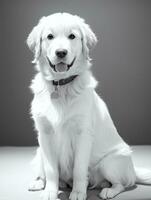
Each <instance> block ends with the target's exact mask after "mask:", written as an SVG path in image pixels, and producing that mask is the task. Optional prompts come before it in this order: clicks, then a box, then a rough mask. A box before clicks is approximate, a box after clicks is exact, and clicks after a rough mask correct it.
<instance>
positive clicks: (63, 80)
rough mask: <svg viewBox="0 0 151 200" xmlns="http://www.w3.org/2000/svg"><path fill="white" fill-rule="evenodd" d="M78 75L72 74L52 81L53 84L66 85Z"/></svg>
mask: <svg viewBox="0 0 151 200" xmlns="http://www.w3.org/2000/svg"><path fill="white" fill-rule="evenodd" d="M77 76H78V75H73V76H70V77H68V78H65V79H60V80H58V81H55V80H53V81H52V84H53V85H54V86H61V85H66V84H68V83H70V82H71V81H73V80H74V79H75V78H76V77H77Z"/></svg>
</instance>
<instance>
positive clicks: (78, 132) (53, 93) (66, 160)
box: [27, 13, 151, 200]
mask: <svg viewBox="0 0 151 200" xmlns="http://www.w3.org/2000/svg"><path fill="white" fill-rule="evenodd" d="M96 43H97V38H96V36H95V34H94V32H93V31H92V30H91V28H90V26H89V25H88V24H86V23H85V21H84V20H83V19H81V18H80V17H78V16H75V15H71V14H68V13H56V14H53V15H50V16H48V17H43V18H42V19H41V20H40V21H39V23H38V25H37V26H35V27H34V28H33V30H32V32H31V33H30V34H29V36H28V39H27V44H28V46H29V48H30V49H31V50H32V51H33V53H34V61H33V63H34V64H35V67H36V70H37V74H36V76H35V78H34V79H33V80H32V83H31V86H30V87H31V89H32V92H33V94H34V98H33V101H32V103H31V116H32V118H33V120H34V123H35V129H36V130H37V134H38V142H39V148H38V150H37V155H36V158H35V163H36V164H35V166H36V173H35V178H34V181H33V183H32V184H31V185H30V188H29V190H41V189H44V190H43V198H44V200H56V199H57V194H58V187H59V180H60V181H61V182H63V185H64V186H65V184H70V185H72V192H71V194H70V197H69V198H70V199H71V200H85V199H86V196H87V195H86V191H87V187H88V186H89V187H91V188H95V187H96V186H97V187H98V186H100V188H101V187H103V189H102V190H101V192H100V194H99V195H100V197H101V198H102V199H108V198H113V197H114V196H116V195H117V194H119V193H120V192H122V191H124V190H125V188H127V187H130V186H133V185H134V184H135V183H143V184H151V171H146V172H145V170H144V169H138V168H137V169H136V168H134V165H133V163H132V159H131V149H130V147H129V146H128V145H127V144H126V143H125V142H124V141H123V139H122V138H121V137H120V135H119V134H118V132H117V130H116V128H115V126H114V123H113V121H112V119H111V117H110V114H109V111H108V109H107V106H106V104H105V103H104V101H103V100H102V99H101V98H100V97H99V96H98V94H97V93H96V92H95V87H96V85H97V81H96V80H95V78H94V77H93V75H92V72H91V59H90V57H89V48H90V47H94V46H95V44H96ZM142 172H144V175H143V174H142Z"/></svg>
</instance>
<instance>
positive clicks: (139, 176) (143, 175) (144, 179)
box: [135, 167, 151, 185]
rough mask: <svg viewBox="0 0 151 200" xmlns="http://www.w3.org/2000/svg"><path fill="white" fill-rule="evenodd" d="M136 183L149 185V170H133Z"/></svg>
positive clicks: (150, 181)
mask: <svg viewBox="0 0 151 200" xmlns="http://www.w3.org/2000/svg"><path fill="white" fill-rule="evenodd" d="M135 173H136V183H138V184H145V185H151V170H149V169H145V168H139V167H136V168H135Z"/></svg>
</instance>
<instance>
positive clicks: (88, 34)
mask: <svg viewBox="0 0 151 200" xmlns="http://www.w3.org/2000/svg"><path fill="white" fill-rule="evenodd" d="M81 32H82V45H83V53H84V54H85V55H86V57H87V58H88V59H89V49H90V48H93V47H94V46H95V45H96V43H97V37H96V35H95V33H94V32H93V31H92V29H91V28H90V26H89V25H88V24H86V23H85V22H84V20H83V23H82V26H81Z"/></svg>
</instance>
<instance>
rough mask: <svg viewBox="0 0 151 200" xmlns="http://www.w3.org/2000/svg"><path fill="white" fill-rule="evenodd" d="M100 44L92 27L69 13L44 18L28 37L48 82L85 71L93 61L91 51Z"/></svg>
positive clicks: (28, 41) (36, 59) (29, 44)
mask: <svg viewBox="0 0 151 200" xmlns="http://www.w3.org/2000/svg"><path fill="white" fill-rule="evenodd" d="M96 42H97V39H96V36H95V34H94V33H93V31H92V30H91V28H90V27H89V25H88V24H86V23H85V21H84V20H83V19H81V18H80V17H78V16H76V15H71V14H68V13H56V14H53V15H50V16H48V17H42V18H41V19H40V21H39V23H38V25H37V26H35V27H34V28H33V30H32V31H31V33H30V34H29V36H28V38H27V44H28V46H29V48H30V49H31V50H32V51H33V52H34V57H35V59H34V62H35V63H37V64H38V63H39V66H40V70H42V72H43V73H44V74H45V75H46V76H47V78H48V79H51V76H52V74H53V76H54V75H59V76H60V75H66V76H68V75H71V74H75V73H79V72H81V71H83V70H84V66H88V65H87V64H88V62H89V60H90V59H89V48H90V47H92V46H94V45H95V44H96ZM86 63H87V64H86Z"/></svg>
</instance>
